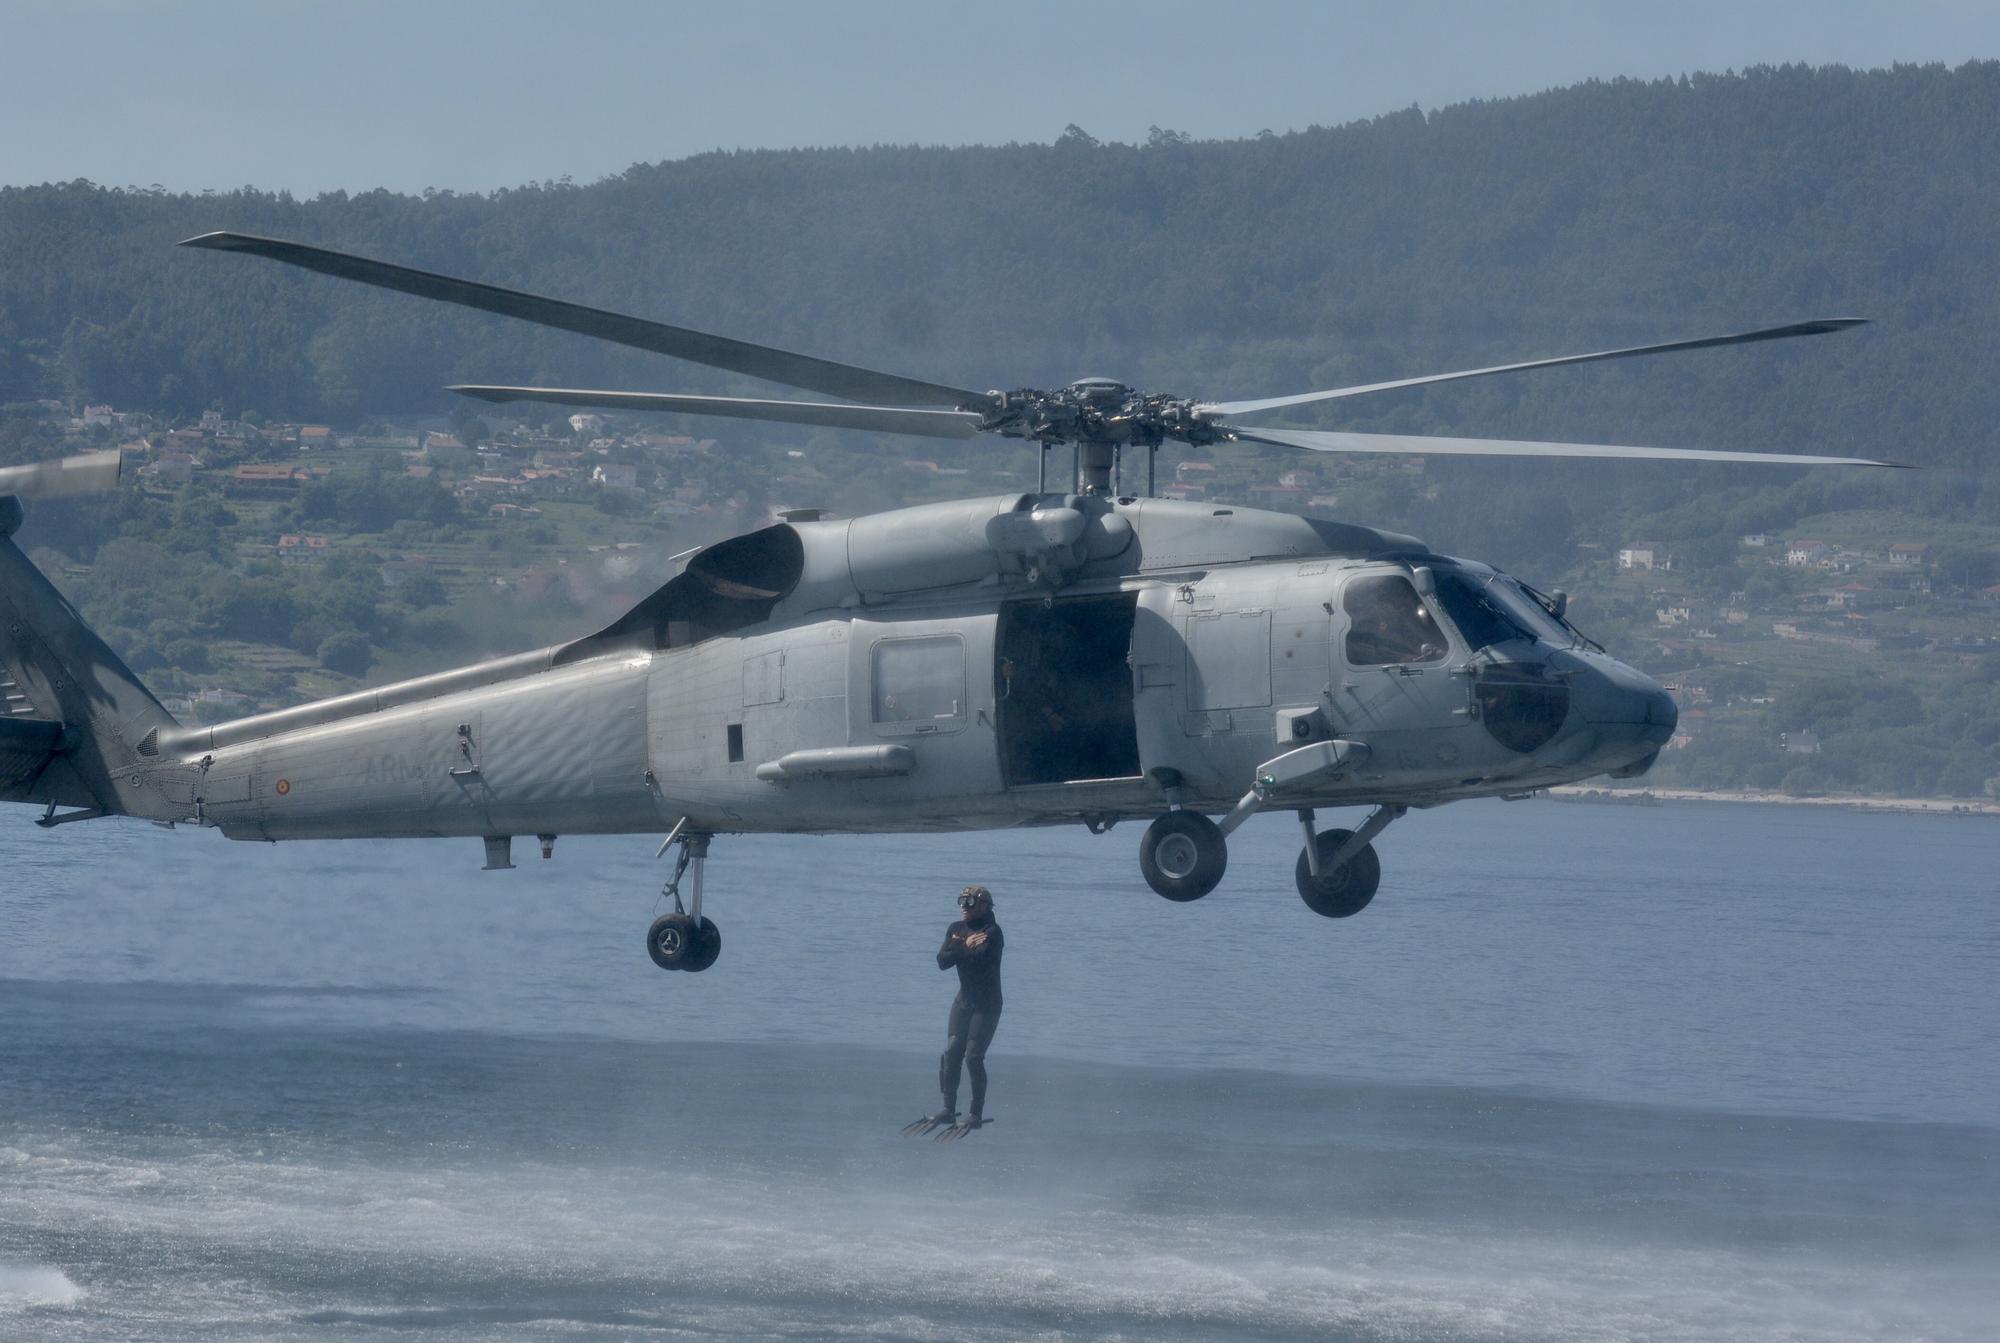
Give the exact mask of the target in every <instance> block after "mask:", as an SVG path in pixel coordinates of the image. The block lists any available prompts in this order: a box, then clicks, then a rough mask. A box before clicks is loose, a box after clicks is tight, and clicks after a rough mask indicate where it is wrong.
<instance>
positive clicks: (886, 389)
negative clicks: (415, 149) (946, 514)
mask: <svg viewBox="0 0 2000 1343" xmlns="http://www.w3.org/2000/svg"><path fill="white" fill-rule="evenodd" d="M181 246H183V247H204V248H210V249H213V250H215V251H222V252H248V253H250V254H251V255H252V256H261V257H268V258H270V259H271V260H273V261H282V262H284V263H285V264H286V265H289V266H299V267H302V268H304V269H306V270H311V271H318V272H319V273H320V274H322V275H332V276H336V277H338V278H340V279H343V280H357V281H359V282H360V283H362V284H369V285H374V286H376V287H377V288H379V289H394V290H397V291H399V292H401V293H405V294H414V295H416V296H417V297H418V298H430V299H437V300H439V301H441V302H444V303H456V304H459V305H461V306H463V307H467V308H478V309H479V310H480V311H482V312H491V313H498V314H500V315H501V316H503V317H519V318H521V319H522V320H524V321H529V322H535V323H537V324H539V325H541V326H552V327H557V328H559V329H561V330H563V331H574V332H577V333H578V334H580V335H585V336H595V337H597V338H598V339H599V340H608V341H612V342H615V343H616V344H619V345H630V346H632V347H633V348H635V349H640V350H651V351H652V352H653V353H655V354H666V355H672V356H673V357H674V358H676V359H686V360H688V361H689V362H690V363H696V364H706V365H708V366H709V367H710V368H721V369H727V370H729V371H730V372H732V373H741V374H744V375H746V376H748V377H752V378H763V379H765V380H766V381H769V382H780V383H784V384H785V385H787V386H790V387H802V388H804V389H806V390H807V391H812V392H824V393H825V394H827V395H828V396H841V397H847V398H849V399H850V400H855V401H872V402H876V403H878V404H882V405H890V406H953V407H956V408H958V409H960V410H967V409H971V408H973V407H976V406H988V405H991V404H992V403H993V398H992V397H991V396H990V395H988V394H987V393H985V392H975V391H971V390H969V389H967V388H964V387H948V386H946V385H944V384H943V383H936V382H923V381H921V380H919V379H916V378H905V377H902V376H900V375H898V374H895V373H880V372H877V371H876V370H874V369H870V368H858V367H856V366H854V365H852V364H839V363H835V362H834V361H833V360H831V359H816V358H814V357H813V356H811V355H807V354H793V353H791V352H790V351H788V350H780V349H777V348H776V347H774V346H770V345H754V344H752V343H751V342H749V341H747V340H732V339H731V338H730V337H728V336H716V335H711V334H710V333H708V332H706V331H696V330H693V329H692V328H689V327H684V326H669V325H668V324H667V323H665V322H653V321H648V320H647V319H645V318H643V317H627V316H625V315H624V314H622V313H615V312H609V311H606V310H605V309H603V308H586V307H584V306H583V305H582V304H580V303H567V302H564V301H563V300H561V299H553V298H542V297H540V296H539V295H536V294H524V293H522V292H520V291H519V290H514V289H501V288H499V287H498V286H496V285H490V284H480V283H478V282H476V281H473V280H460V279H455V278H453V277H452V276H449V275H438V274H436V273H434V272H432V271H426V270H415V269H412V268H411V267H408V266H396V265H391V264H390V263H388V262H386V261H373V260H370V259H369V258H367V257H360V256H354V255H352V254H350V253H347V252H335V251H330V250H328V249H327V248H324V247H313V246H310V245H308V244H306V243H297V242H286V241H284V240H283V239H279V238H259V237H254V236H252V235H250V234H247V233H229V232H226V231H225V232H217V233H204V234H202V235H201V236H199V237H195V238H188V239H186V240H185V241H183V242H182V243H181Z"/></svg>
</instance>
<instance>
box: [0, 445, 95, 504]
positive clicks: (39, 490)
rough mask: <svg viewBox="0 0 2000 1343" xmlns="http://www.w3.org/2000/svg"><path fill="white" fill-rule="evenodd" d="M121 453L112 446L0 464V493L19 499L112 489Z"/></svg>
mask: <svg viewBox="0 0 2000 1343" xmlns="http://www.w3.org/2000/svg"><path fill="white" fill-rule="evenodd" d="M124 462H125V455H124V454H123V453H121V452H119V451H118V449H116V448H106V449H105V450H104V451H103V452H86V453H83V454H82V455H80V456H76V457H59V458H57V459H56V460H54V461H49V462H31V463H29V464H28V465H27V466H6V467H0V495H8V494H12V495H18V496H19V497H21V498H23V499H54V498H56V497H58V496H60V495H65V494H90V493H93V492H95V491H97V490H109V489H115V488H116V487H117V485H118V473H119V471H120V470H121V469H122V468H123V466H124Z"/></svg>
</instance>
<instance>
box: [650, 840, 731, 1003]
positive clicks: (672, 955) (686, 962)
mask: <svg viewBox="0 0 2000 1343" xmlns="http://www.w3.org/2000/svg"><path fill="white" fill-rule="evenodd" d="M686 824H687V823H686V822H685V821H683V822H682V823H681V824H680V825H677V826H675V827H674V829H673V833H672V834H670V835H668V836H667V842H666V843H665V844H662V845H661V846H660V852H661V853H665V852H666V851H667V849H668V848H669V847H670V846H673V845H676V844H677V845H679V846H680V852H679V853H677V854H675V855H674V874H673V876H671V877H669V878H667V884H666V885H665V886H663V887H662V888H661V890H660V894H661V896H663V897H665V896H672V897H673V901H674V911H673V913H671V914H662V915H660V917H658V918H657V919H654V920H653V923H652V926H651V927H650V928H648V929H646V954H647V955H648V956H651V957H652V958H653V964H655V965H657V966H659V967H660V968H661V969H662V970H697V971H699V970H706V969H708V967H709V966H711V965H714V964H715V959H716V957H718V956H720V955H721V954H722V930H721V929H719V928H717V927H716V926H715V921H714V920H713V919H709V918H704V917H703V916H702V912H701V875H702V868H703V867H704V866H705V865H706V864H707V862H708V836H707V835H697V834H688V833H684V827H685V826H686ZM689 869H692V870H693V874H694V888H693V891H692V893H691V894H690V896H689V898H688V903H687V904H686V905H682V904H681V878H682V877H683V876H684V875H686V874H687V873H688V871H689Z"/></svg>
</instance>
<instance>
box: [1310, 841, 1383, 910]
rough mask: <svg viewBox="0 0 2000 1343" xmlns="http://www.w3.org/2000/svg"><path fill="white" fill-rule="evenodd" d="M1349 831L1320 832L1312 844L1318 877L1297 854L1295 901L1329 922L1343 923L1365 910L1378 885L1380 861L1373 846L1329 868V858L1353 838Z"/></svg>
mask: <svg viewBox="0 0 2000 1343" xmlns="http://www.w3.org/2000/svg"><path fill="white" fill-rule="evenodd" d="M1353 834H1354V832H1353V831H1352V830H1323V831H1321V832H1320V833H1319V835H1318V836H1316V837H1315V838H1314V840H1313V844H1314V846H1315V847H1316V848H1317V849H1318V850H1319V853H1318V857H1319V875H1318V876H1316V877H1315V876H1314V875H1313V874H1312V864H1311V862H1310V861H1308V859H1307V857H1306V853H1305V850H1304V849H1301V850H1299V865H1298V870H1297V872H1296V873H1295V874H1294V875H1295V876H1296V877H1297V878H1298V883H1299V898H1300V899H1301V900H1303V901H1305V902H1306V908H1307V909H1310V910H1311V911H1312V912H1313V913H1315V914H1320V915H1323V916H1325V917H1326V918H1329V919H1345V918H1350V917H1352V916H1353V915H1356V914H1359V913H1360V912H1361V911H1362V910H1364V909H1366V908H1368V902H1369V901H1370V900H1373V899H1374V898H1375V888H1376V887H1377V886H1380V885H1381V884H1382V860H1381V859H1380V858H1377V857H1376V856H1375V846H1374V845H1373V844H1364V845H1362V846H1361V850H1360V852H1358V853H1356V854H1355V855H1354V856H1353V857H1352V858H1349V859H1348V860H1347V861H1346V862H1344V863H1342V864H1341V865H1340V866H1339V867H1335V866H1333V856H1334V855H1335V854H1336V853H1339V852H1340V846H1341V845H1343V844H1345V843H1347V841H1348V840H1349V839H1350V838H1351V837H1352V836H1353Z"/></svg>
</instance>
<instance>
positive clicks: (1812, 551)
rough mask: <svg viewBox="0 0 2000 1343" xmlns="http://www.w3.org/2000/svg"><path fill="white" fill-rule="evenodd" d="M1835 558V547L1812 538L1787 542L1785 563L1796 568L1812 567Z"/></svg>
mask: <svg viewBox="0 0 2000 1343" xmlns="http://www.w3.org/2000/svg"><path fill="white" fill-rule="evenodd" d="M1832 558H1833V547H1832V546H1830V545H1828V544H1827V543H1826V542H1824V541H1815V540H1811V539H1810V538H1808V539H1804V540H1798V541H1787V542H1786V543H1785V563H1786V564H1788V565H1790V566H1791V567H1792V568H1794V569H1810V568H1812V567H1814V566H1815V565H1823V564H1825V563H1827V562H1828V561H1829V560H1831V559H1832Z"/></svg>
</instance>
